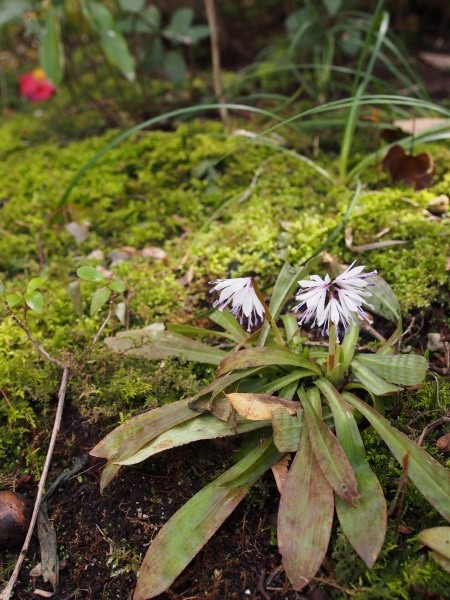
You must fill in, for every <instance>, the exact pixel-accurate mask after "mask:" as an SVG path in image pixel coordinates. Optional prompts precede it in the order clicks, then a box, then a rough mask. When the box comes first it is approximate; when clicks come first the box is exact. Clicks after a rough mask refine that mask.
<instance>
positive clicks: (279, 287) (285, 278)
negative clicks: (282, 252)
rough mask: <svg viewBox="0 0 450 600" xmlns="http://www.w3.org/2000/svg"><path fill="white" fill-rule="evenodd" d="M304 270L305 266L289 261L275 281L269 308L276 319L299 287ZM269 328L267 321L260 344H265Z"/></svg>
mask: <svg viewBox="0 0 450 600" xmlns="http://www.w3.org/2000/svg"><path fill="white" fill-rule="evenodd" d="M304 271H305V267H293V266H291V265H290V264H289V263H285V264H284V265H283V267H282V269H281V271H280V273H279V274H278V277H277V280H276V282H275V286H274V288H273V292H272V296H271V298H270V304H269V310H270V313H271V315H272V317H273V318H274V320H276V319H277V318H278V315H279V314H280V311H281V309H282V308H283V306H284V305H285V303H286V302H287V300H288V298H289V297H290V296H291V295H292V293H293V292H294V290H295V289H296V288H297V286H298V280H299V278H300V276H301V275H302V274H303V272H304ZM269 330H270V325H269V323H268V322H267V321H265V322H264V323H263V326H262V329H261V333H260V336H259V340H258V345H259V346H264V343H265V341H266V339H267V335H268V333H269Z"/></svg>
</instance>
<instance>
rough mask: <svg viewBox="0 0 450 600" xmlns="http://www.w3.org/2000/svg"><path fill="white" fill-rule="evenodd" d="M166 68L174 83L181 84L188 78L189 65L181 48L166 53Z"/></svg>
mask: <svg viewBox="0 0 450 600" xmlns="http://www.w3.org/2000/svg"><path fill="white" fill-rule="evenodd" d="M163 62H164V70H165V71H166V73H167V75H168V77H169V79H170V81H171V82H172V83H173V84H174V85H177V86H178V85H181V84H182V83H183V81H184V80H185V79H186V74H187V65H186V61H185V60H184V56H183V55H182V53H181V52H180V51H179V50H171V51H170V52H166V54H165V55H164V61H163Z"/></svg>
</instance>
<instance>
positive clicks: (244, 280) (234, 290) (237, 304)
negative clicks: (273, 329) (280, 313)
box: [209, 277, 264, 331]
mask: <svg viewBox="0 0 450 600" xmlns="http://www.w3.org/2000/svg"><path fill="white" fill-rule="evenodd" d="M209 283H210V284H212V283H215V284H216V285H215V286H214V287H213V288H212V289H211V290H210V293H211V292H220V295H219V298H218V299H217V300H216V301H215V302H214V304H213V306H214V307H218V308H219V310H223V309H224V308H225V307H226V306H230V311H231V313H232V314H233V315H234V316H235V317H236V318H237V319H238V320H239V322H240V323H241V325H243V324H244V322H245V323H246V325H247V331H251V329H252V328H253V327H254V326H255V325H258V324H259V323H262V322H263V321H264V306H263V305H262V303H261V301H260V299H259V298H258V296H257V295H256V292H255V290H254V288H253V281H252V278H251V277H236V278H235V279H217V280H216V281H210V282H209Z"/></svg>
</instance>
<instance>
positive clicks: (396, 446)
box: [91, 265, 450, 600]
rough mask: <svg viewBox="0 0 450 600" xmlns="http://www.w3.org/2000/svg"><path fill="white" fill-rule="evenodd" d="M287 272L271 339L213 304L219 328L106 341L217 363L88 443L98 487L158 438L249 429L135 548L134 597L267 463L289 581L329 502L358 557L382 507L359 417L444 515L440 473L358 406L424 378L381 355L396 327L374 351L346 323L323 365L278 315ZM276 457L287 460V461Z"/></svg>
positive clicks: (377, 290)
mask: <svg viewBox="0 0 450 600" xmlns="http://www.w3.org/2000/svg"><path fill="white" fill-rule="evenodd" d="M301 274H302V275H303V273H302V269H294V268H292V267H290V266H289V265H285V267H284V268H283V269H282V271H281V273H280V275H279V277H278V279H277V282H276V284H275V287H274V290H273V293H272V297H271V301H270V305H269V308H270V312H271V314H272V315H273V317H274V319H277V320H279V321H280V320H281V322H282V324H283V327H282V329H281V330H280V332H281V334H282V338H283V345H281V344H280V343H279V342H278V343H277V341H276V339H275V337H273V336H272V334H271V330H270V326H269V325H268V323H267V322H266V323H264V325H263V326H262V328H261V329H260V330H259V331H258V332H255V333H253V334H248V333H247V332H245V331H244V330H243V328H242V327H241V326H240V325H239V323H238V322H237V321H236V320H235V318H234V317H233V316H232V315H231V314H229V313H227V312H219V311H215V312H213V313H212V314H211V315H210V318H211V320H212V322H213V323H214V324H215V325H218V326H220V327H221V329H222V331H217V330H214V329H211V330H206V329H201V328H197V327H191V326H179V325H178V326H172V327H170V326H169V327H168V329H167V330H163V331H161V330H155V329H153V328H152V327H149V328H144V329H140V330H132V331H125V332H121V333H119V334H118V335H117V336H116V337H113V338H108V339H107V340H106V343H107V345H108V346H109V347H110V348H111V349H112V350H114V351H116V352H119V353H122V354H125V355H133V356H140V357H142V358H148V359H164V358H167V357H173V356H175V357H179V358H182V359H184V360H191V361H198V362H204V363H209V364H213V365H217V371H216V378H215V379H214V381H213V382H212V383H210V384H209V385H208V386H207V387H205V388H204V389H202V390H201V391H200V392H199V393H198V394H197V395H196V396H195V397H193V398H187V399H183V400H178V401H175V402H173V403H170V404H167V405H164V406H162V407H159V408H156V409H153V410H150V411H148V412H146V413H143V414H141V415H138V416H136V417H134V418H132V419H130V420H129V421H127V422H125V423H123V424H122V425H120V426H119V427H118V428H117V429H115V430H114V431H112V432H111V433H110V434H109V435H107V436H106V437H105V438H104V439H103V440H102V441H101V442H100V443H99V444H97V446H96V447H95V448H94V449H93V450H92V452H91V454H93V455H94V456H98V457H102V458H105V459H107V463H106V466H105V468H104V470H103V474H102V480H101V487H102V489H104V488H105V486H106V485H107V484H108V483H109V482H110V481H111V480H112V479H113V478H114V477H115V476H116V475H117V473H118V471H119V469H120V468H121V467H122V466H124V465H131V464H135V463H138V462H140V461H142V460H145V459H147V458H149V457H151V456H153V455H155V454H157V453H158V452H161V451H163V450H166V449H168V448H173V447H176V446H180V445H183V444H187V443H190V442H194V441H196V440H205V439H211V438H216V437H225V436H235V435H239V434H245V433H248V432H255V431H257V434H256V435H257V444H256V446H253V447H252V449H251V450H249V451H248V452H247V454H246V455H245V456H244V457H243V458H241V460H240V461H239V462H238V463H236V464H235V465H233V466H232V467H231V468H230V469H229V470H227V471H226V472H225V473H223V474H222V475H221V476H220V477H218V478H217V479H216V480H214V481H212V482H211V483H210V484H208V485H207V486H206V487H205V488H204V489H202V490H201V491H200V492H198V493H197V494H196V495H195V496H193V497H192V498H191V499H190V500H189V501H188V502H187V503H186V504H185V505H184V506H183V507H182V508H180V509H179V510H178V511H177V512H176V513H175V514H174V515H173V516H172V517H171V518H170V520H169V521H168V522H167V523H166V524H165V525H164V526H163V527H162V529H161V530H160V531H159V533H158V534H157V536H156V537H155V538H154V540H153V541H152V543H151V545H150V547H149V549H148V552H147V554H146V556H145V558H144V561H143V564H142V567H141V570H140V575H139V579H138V583H137V587H136V590H135V594H134V600H145V599H147V598H153V597H155V596H157V595H158V594H161V593H162V592H164V591H165V590H166V589H167V588H168V587H169V586H170V585H171V584H172V583H173V581H174V580H175V578H176V577H177V576H178V575H179V574H180V573H181V572H182V571H183V569H184V568H185V567H186V566H187V565H188V563H189V562H190V561H191V560H192V558H193V557H194V556H195V554H196V553H197V552H198V551H199V550H200V549H201V547H202V546H203V545H204V544H205V543H206V542H207V541H208V539H209V538H210V537H211V536H212V535H213V534H214V532H215V531H216V530H217V529H218V528H219V526H220V525H221V524H222V523H223V521H224V520H225V519H226V518H227V517H228V515H229V514H230V513H231V512H232V511H233V510H234V508H235V507H236V506H237V505H238V504H239V502H240V501H241V500H242V499H243V498H244V496H245V495H246V494H247V492H248V491H249V489H250V488H251V486H252V485H253V484H254V483H255V482H256V481H257V480H258V479H259V478H260V477H261V476H262V475H263V474H264V473H265V472H266V471H268V470H269V469H272V470H273V471H274V475H275V476H276V479H277V484H278V487H279V490H280V496H281V498H280V505H279V514H278V527H277V538H278V544H279V550H280V552H281V555H282V558H283V566H284V569H285V571H286V574H287V576H288V577H289V579H290V581H291V583H292V585H293V587H294V589H296V590H301V589H302V588H304V587H305V586H306V585H307V584H308V582H309V580H310V579H311V578H312V577H314V575H315V574H316V572H317V570H318V569H319V568H320V566H321V564H322V562H323V559H324V557H325V554H326V552H327V548H328V544H329V540H330V535H331V530H332V523H333V516H334V511H336V513H337V517H338V520H339V524H340V527H341V529H342V531H343V532H344V534H345V535H346V537H347V538H348V540H349V542H350V543H351V544H352V546H353V548H354V549H355V551H356V552H357V553H358V554H359V556H360V557H361V558H362V559H363V560H364V561H365V563H366V564H367V565H368V566H369V567H372V565H373V564H374V562H375V560H376V558H377V556H378V553H379V551H380V549H381V547H382V545H383V542H384V538H385V532H386V520H387V516H386V514H387V511H386V501H385V498H384V494H383V491H382V489H381V486H380V483H379V482H378V480H377V478H376V476H375V474H374V472H373V471H372V469H371V467H370V465H369V462H368V460H367V457H366V453H365V450H364V445H363V442H362V438H361V435H360V432H359V428H358V419H359V418H360V417H361V416H362V417H364V418H365V419H366V420H367V421H368V422H369V423H370V424H371V426H372V427H373V428H374V430H375V431H376V432H377V433H378V434H379V435H380V436H381V438H382V439H383V440H384V442H385V443H386V444H387V446H388V447H389V449H390V450H391V452H392V454H393V455H394V457H395V458H396V459H397V461H398V462H399V463H400V464H401V465H402V466H405V464H407V465H408V468H407V473H408V476H409V477H410V479H411V480H412V482H413V483H414V484H415V485H416V486H417V488H418V489H419V490H420V492H421V493H422V494H423V495H424V496H425V498H426V499H427V500H428V501H429V502H430V504H431V505H432V506H433V507H434V508H435V509H436V510H437V511H438V512H439V513H440V514H441V515H442V516H443V517H444V518H446V519H450V502H449V500H450V476H449V474H448V472H447V471H446V470H445V469H444V467H442V466H441V465H440V464H439V463H438V462H437V461H435V460H434V459H433V458H432V457H431V456H429V455H428V454H427V453H426V452H425V451H424V450H423V449H422V448H420V447H418V446H417V445H416V444H414V443H413V442H412V441H411V440H410V439H409V438H408V437H407V436H406V435H404V434H403V433H401V432H400V431H398V430H397V429H395V428H394V427H392V426H391V425H390V424H389V422H388V421H387V420H386V419H385V418H384V417H383V416H382V414H380V412H378V411H377V410H375V409H374V408H373V407H372V406H371V400H373V401H375V405H377V404H378V403H379V399H380V398H382V397H383V396H385V395H386V394H391V393H394V392H397V391H399V390H401V389H403V388H405V387H408V386H417V385H419V384H420V383H421V382H422V381H423V379H424V377H425V375H426V371H427V361H426V359H425V358H424V357H422V356H418V355H415V354H407V355H401V354H394V352H393V342H394V341H395V339H397V337H398V335H399V333H400V327H399V326H398V327H397V330H396V332H395V334H394V335H393V336H392V337H391V339H390V340H388V342H387V343H386V344H384V345H383V346H382V347H381V348H380V349H379V350H378V351H377V352H376V353H373V354H369V353H360V352H356V351H355V348H356V343H357V340H358V335H359V330H358V327H356V326H354V327H352V328H351V329H350V331H349V333H348V335H347V336H346V337H345V338H344V340H343V342H342V344H341V345H340V346H338V351H337V353H336V354H335V356H334V363H333V368H332V369H331V370H330V362H329V360H328V359H329V357H328V352H327V351H325V350H323V349H318V348H317V347H314V348H312V349H310V348H308V346H307V344H306V343H305V342H307V339H306V338H305V337H302V334H301V331H300V330H299V328H298V325H297V321H296V318H295V317H294V316H293V315H292V314H284V315H282V316H280V313H281V310H282V308H283V307H284V305H285V303H286V301H287V300H288V299H289V297H290V295H291V294H292V291H293V289H294V287H295V285H296V282H297V280H298V278H299V277H300V275H301ZM374 279H375V281H376V284H375V286H374V295H373V300H372V298H371V303H372V304H373V306H374V309H375V310H376V311H377V312H380V313H382V314H383V316H385V317H387V318H390V319H391V320H392V321H398V320H399V317H400V312H399V307H398V303H397V300H396V298H395V295H394V294H393V292H392V290H391V289H390V287H389V286H388V285H387V284H386V282H384V280H382V279H381V278H380V277H376V278H374ZM217 339H220V340H221V342H222V343H221V344H220V347H218V344H217V343H215V342H214V340H217ZM227 344H228V348H227V349H225V348H226V345H227ZM294 453H295V454H294ZM286 457H290V458H292V457H293V458H292V462H291V464H290V468H289V469H288V468H287V463H288V460H287V458H286ZM368 524H370V532H368V530H367V526H368Z"/></svg>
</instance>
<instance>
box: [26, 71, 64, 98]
mask: <svg viewBox="0 0 450 600" xmlns="http://www.w3.org/2000/svg"><path fill="white" fill-rule="evenodd" d="M19 91H20V95H21V96H24V97H25V98H27V99H28V100H30V101H31V102H45V100H48V99H49V98H51V97H52V96H53V94H54V93H55V92H56V88H55V86H54V85H53V84H52V83H50V81H48V79H47V77H46V75H45V73H44V71H43V70H42V69H41V68H37V69H34V70H33V71H31V72H30V73H24V74H23V75H21V76H20V77H19Z"/></svg>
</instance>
